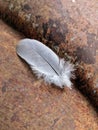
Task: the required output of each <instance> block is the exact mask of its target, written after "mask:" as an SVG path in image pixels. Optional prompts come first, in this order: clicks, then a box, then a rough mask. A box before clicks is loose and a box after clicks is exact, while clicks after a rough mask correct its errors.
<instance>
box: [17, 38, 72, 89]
mask: <svg viewBox="0 0 98 130" xmlns="http://www.w3.org/2000/svg"><path fill="white" fill-rule="evenodd" d="M16 51H17V54H18V55H19V56H20V57H21V58H22V59H24V60H25V61H26V62H27V63H28V64H29V65H30V67H31V69H32V70H33V71H34V73H35V74H36V75H37V76H38V78H40V77H43V78H44V80H45V81H46V82H48V83H49V84H55V85H56V86H59V87H60V88H64V86H67V87H69V88H71V87H72V82H71V80H70V78H71V77H73V74H72V72H73V71H74V65H73V64H71V63H70V62H65V61H64V59H60V58H59V57H58V56H57V55H56V54H55V53H54V52H53V51H52V50H51V49H50V48H48V47H47V46H45V45H44V44H43V43H41V42H39V41H37V40H31V39H23V40H21V41H20V42H19V44H18V45H17V47H16Z"/></svg>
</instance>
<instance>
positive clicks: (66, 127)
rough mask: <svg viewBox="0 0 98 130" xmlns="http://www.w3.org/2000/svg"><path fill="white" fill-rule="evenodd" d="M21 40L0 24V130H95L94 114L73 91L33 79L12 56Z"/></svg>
mask: <svg viewBox="0 0 98 130" xmlns="http://www.w3.org/2000/svg"><path fill="white" fill-rule="evenodd" d="M21 38H23V36H20V35H19V33H18V32H16V31H15V30H13V29H11V28H10V27H9V26H8V25H6V24H5V23H3V22H2V21H0V130H12V129H13V130H44V129H45V130H90V129H92V130H98V117H97V113H96V112H95V110H94V109H93V107H92V106H91V104H90V103H89V102H88V101H87V99H86V98H84V97H83V95H82V94H81V93H80V92H79V91H78V90H77V89H75V88H74V89H72V90H70V89H68V88H65V90H61V89H57V88H55V87H52V86H51V85H48V84H45V83H44V82H43V81H42V80H37V79H36V77H35V76H34V75H33V73H32V72H31V69H30V68H29V67H28V66H27V64H26V63H24V62H23V60H21V59H20V58H19V57H18V56H17V55H16V44H18V41H19V40H20V39H21Z"/></svg>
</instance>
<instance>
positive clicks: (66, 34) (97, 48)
mask: <svg viewBox="0 0 98 130" xmlns="http://www.w3.org/2000/svg"><path fill="white" fill-rule="evenodd" d="M92 5H93V6H92ZM97 5H98V3H97V1H96V0H91V1H87V0H82V1H81V0H78V1H75V2H72V1H71V0H56V1H53V0H50V1H48V0H40V2H39V1H37V0H33V1H30V0H17V1H16V0H5V1H3V0H1V1H0V16H1V17H2V18H3V19H5V20H6V21H7V22H9V23H10V24H11V25H12V26H14V27H16V28H17V29H18V30H19V31H21V32H23V33H24V34H25V36H26V37H30V38H35V39H38V40H40V41H42V42H44V43H45V44H46V45H48V46H49V47H51V48H52V49H53V50H54V51H55V52H56V53H58V55H59V56H61V57H64V58H65V59H68V60H71V61H72V62H73V63H74V64H76V67H77V71H76V77H77V79H76V86H77V87H78V88H79V89H80V90H81V91H82V92H83V93H84V94H85V95H87V96H88V97H89V98H90V99H91V101H92V102H93V104H94V105H95V106H96V107H97V108H98V60H97V59H98V45H97V44H98V11H97Z"/></svg>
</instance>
